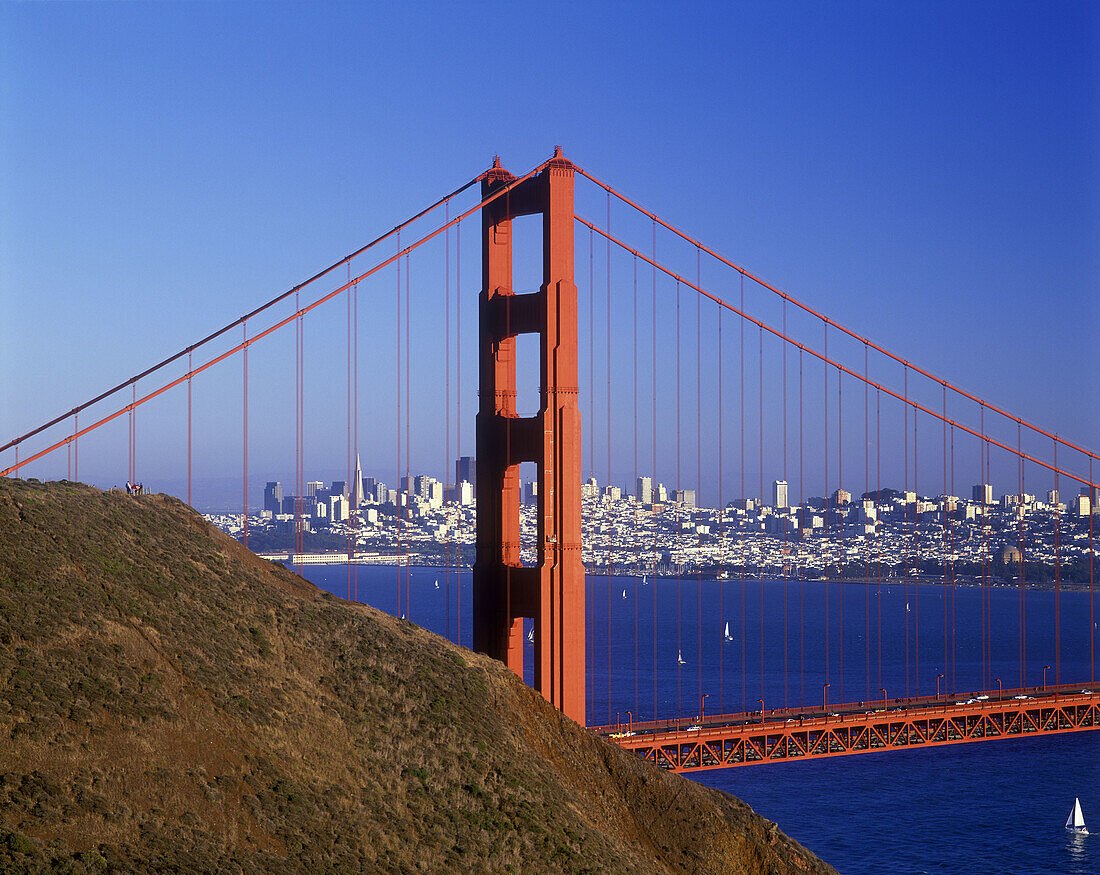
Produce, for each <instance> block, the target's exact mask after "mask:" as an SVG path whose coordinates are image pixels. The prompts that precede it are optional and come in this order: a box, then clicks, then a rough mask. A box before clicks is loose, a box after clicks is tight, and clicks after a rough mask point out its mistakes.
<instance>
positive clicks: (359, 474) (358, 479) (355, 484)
mask: <svg viewBox="0 0 1100 875" xmlns="http://www.w3.org/2000/svg"><path fill="white" fill-rule="evenodd" d="M362 503H363V467H362V465H360V464H359V452H358V451H356V453H355V476H354V477H353V478H352V480H351V507H352V510H358V509H359V505H361V504H362Z"/></svg>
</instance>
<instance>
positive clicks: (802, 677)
mask: <svg viewBox="0 0 1100 875" xmlns="http://www.w3.org/2000/svg"><path fill="white" fill-rule="evenodd" d="M804 424H805V411H804V408H803V406H802V347H799V348H798V509H799V512H800V513H801V515H802V518H801V519H800V520H799V521H798V532H799V536H800V537H801V535H802V534H803V527H804V526H805V524H806V516H807V514H806V497H805V495H804V494H803V485H804V483H805V479H804V474H805V470H804V461H805V458H804V455H803V433H804V430H803V426H804ZM798 701H799V704H801V705H802V706H803V707H805V705H806V568H805V565H804V559H803V552H802V545H801V544H799V548H798Z"/></svg>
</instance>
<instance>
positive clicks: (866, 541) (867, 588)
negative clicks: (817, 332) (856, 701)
mask: <svg viewBox="0 0 1100 875" xmlns="http://www.w3.org/2000/svg"><path fill="white" fill-rule="evenodd" d="M869 376H870V375H869V374H868V371H867V344H866V343H864V344H863V489H864V491H865V492H870V491H871V449H870V444H869V441H870V439H871V423H870V418H869V417H870V413H869V410H868V401H869V400H870V384H869V383H868V381H867V380H868V377H869ZM875 501H876V503H877V502H878V495H877V494H876V495H875ZM865 507H866V505H865V504H863V503H862V502H861V504H860V514H861V515H864V516H866V515H865V514H863V509H864V508H865ZM875 518H876V519H877V518H878V512H877V511H876V513H875ZM872 522H873V521H872ZM863 547H864V549H863V647H864V651H865V654H866V657H865V665H864V669H863V674H864V677H866V678H867V693H866V701H868V702H869V701H870V700H871V537H868V535H867V527H866V520H865V521H864V528H863ZM879 686H880V687H881V686H882V685H881V684H880V685H879Z"/></svg>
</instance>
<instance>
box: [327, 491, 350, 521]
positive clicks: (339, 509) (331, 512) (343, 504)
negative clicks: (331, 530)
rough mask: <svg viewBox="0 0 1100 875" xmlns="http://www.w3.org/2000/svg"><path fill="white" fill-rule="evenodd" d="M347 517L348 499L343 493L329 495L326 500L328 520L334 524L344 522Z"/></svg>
mask: <svg viewBox="0 0 1100 875" xmlns="http://www.w3.org/2000/svg"><path fill="white" fill-rule="evenodd" d="M348 516H349V508H348V499H347V496H345V495H344V494H343V493H337V494H335V495H330V496H329V499H328V518H329V519H330V520H331V521H332V522H334V523H342V522H346V521H347V519H348Z"/></svg>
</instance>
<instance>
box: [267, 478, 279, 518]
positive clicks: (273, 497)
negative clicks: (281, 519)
mask: <svg viewBox="0 0 1100 875" xmlns="http://www.w3.org/2000/svg"><path fill="white" fill-rule="evenodd" d="M282 509H283V484H282V483H280V482H279V481H278V480H269V481H268V482H267V486H265V487H264V510H269V511H271V512H272V513H273V514H275V513H280V512H281V511H282Z"/></svg>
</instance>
